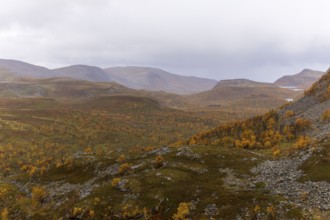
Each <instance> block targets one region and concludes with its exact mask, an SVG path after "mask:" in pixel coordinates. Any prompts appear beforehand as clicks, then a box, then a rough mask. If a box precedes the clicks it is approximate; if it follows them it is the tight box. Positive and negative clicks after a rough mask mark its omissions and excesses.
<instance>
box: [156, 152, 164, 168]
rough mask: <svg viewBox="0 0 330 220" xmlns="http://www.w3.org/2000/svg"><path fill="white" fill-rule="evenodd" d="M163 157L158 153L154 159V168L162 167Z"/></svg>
mask: <svg viewBox="0 0 330 220" xmlns="http://www.w3.org/2000/svg"><path fill="white" fill-rule="evenodd" d="M164 161H165V159H164V157H163V156H162V155H158V156H157V157H156V158H155V160H154V164H155V166H156V168H159V167H162V166H163V164H164Z"/></svg>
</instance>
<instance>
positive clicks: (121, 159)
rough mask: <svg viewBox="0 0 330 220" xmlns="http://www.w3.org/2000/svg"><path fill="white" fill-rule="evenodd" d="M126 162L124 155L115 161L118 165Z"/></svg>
mask: <svg viewBox="0 0 330 220" xmlns="http://www.w3.org/2000/svg"><path fill="white" fill-rule="evenodd" d="M125 160H126V157H125V155H124V154H122V155H120V156H119V157H118V159H117V162H119V163H123V162H124V161H125Z"/></svg>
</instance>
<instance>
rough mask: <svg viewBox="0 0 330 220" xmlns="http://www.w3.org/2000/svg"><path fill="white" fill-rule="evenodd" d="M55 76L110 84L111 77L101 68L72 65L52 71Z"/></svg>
mask: <svg viewBox="0 0 330 220" xmlns="http://www.w3.org/2000/svg"><path fill="white" fill-rule="evenodd" d="M53 72H54V73H55V74H56V76H60V77H71V78H73V79H79V80H87V81H91V82H112V81H113V80H112V79H111V77H110V76H109V75H108V74H107V73H106V72H105V71H104V70H102V69H101V68H99V67H96V66H87V65H73V66H68V67H62V68H59V69H54V70H53Z"/></svg>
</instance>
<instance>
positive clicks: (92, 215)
mask: <svg viewBox="0 0 330 220" xmlns="http://www.w3.org/2000/svg"><path fill="white" fill-rule="evenodd" d="M88 215H89V217H91V218H94V216H95V211H94V210H89V211H88Z"/></svg>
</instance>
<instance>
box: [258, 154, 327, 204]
mask: <svg viewBox="0 0 330 220" xmlns="http://www.w3.org/2000/svg"><path fill="white" fill-rule="evenodd" d="M312 154H313V150H312V149H309V150H306V151H301V152H299V153H298V154H297V155H295V156H293V157H291V158H286V159H280V160H273V161H271V160H267V161H265V162H263V163H261V164H260V165H258V166H257V167H255V168H253V169H252V172H253V173H255V174H256V176H255V177H254V178H252V181H253V183H255V184H256V183H264V184H265V189H266V190H269V191H270V192H271V193H274V194H280V195H283V196H284V197H286V198H287V199H288V200H289V201H292V202H294V203H295V204H296V205H297V206H299V207H301V208H303V209H307V210H309V209H315V208H317V209H319V210H323V211H327V210H330V184H329V183H328V182H325V181H322V182H311V181H307V182H304V183H302V182H299V181H298V179H299V178H300V177H301V176H302V175H304V174H303V172H302V171H301V170H299V166H300V165H301V164H302V163H303V162H304V161H306V160H307V159H308V158H309V157H311V155H312Z"/></svg>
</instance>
